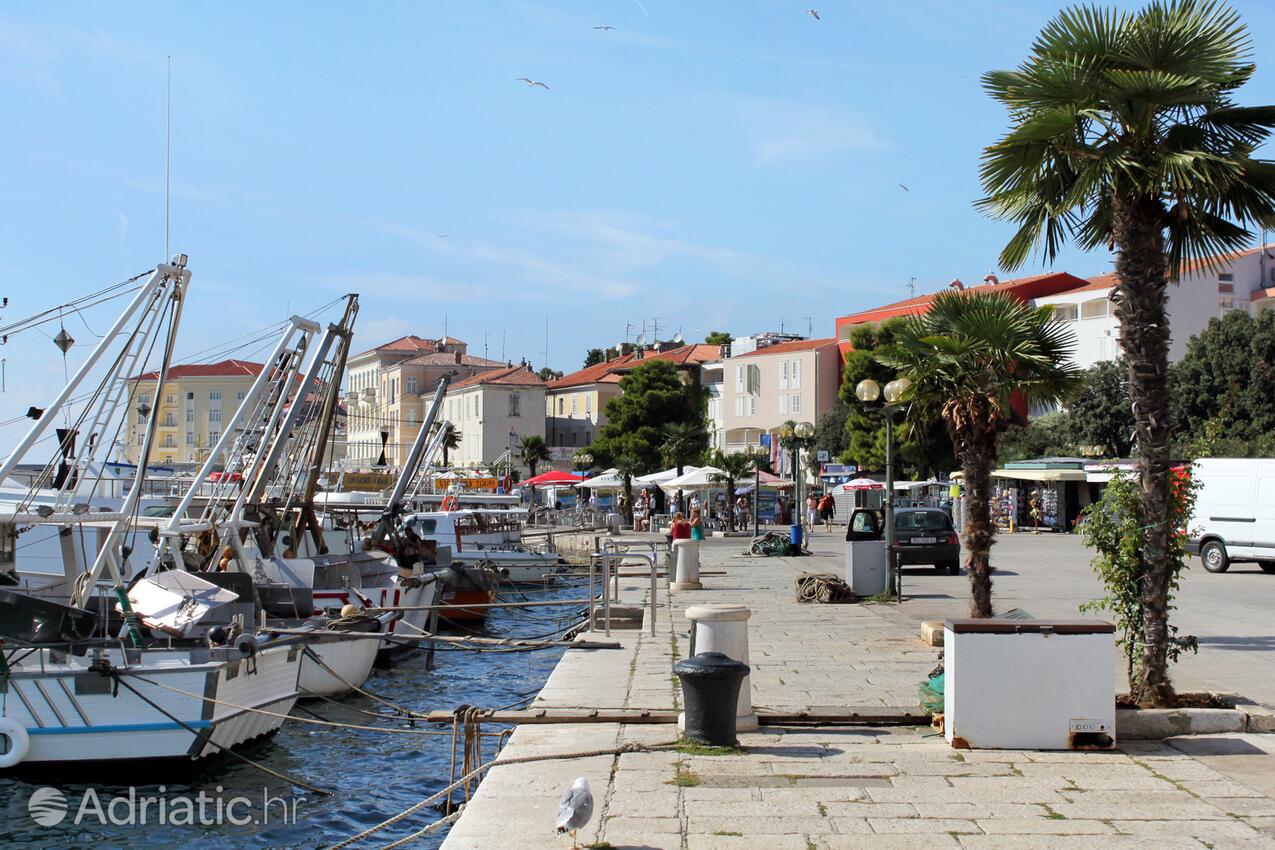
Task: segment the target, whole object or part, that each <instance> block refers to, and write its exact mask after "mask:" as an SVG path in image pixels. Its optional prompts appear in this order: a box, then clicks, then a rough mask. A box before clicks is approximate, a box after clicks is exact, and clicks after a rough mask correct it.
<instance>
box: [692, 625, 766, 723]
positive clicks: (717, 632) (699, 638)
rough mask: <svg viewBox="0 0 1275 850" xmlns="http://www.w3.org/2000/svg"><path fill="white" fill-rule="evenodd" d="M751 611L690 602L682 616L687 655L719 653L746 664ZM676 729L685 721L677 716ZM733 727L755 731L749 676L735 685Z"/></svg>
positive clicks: (754, 714)
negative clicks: (685, 625)
mask: <svg viewBox="0 0 1275 850" xmlns="http://www.w3.org/2000/svg"><path fill="white" fill-rule="evenodd" d="M751 616H752V611H750V610H748V606H747V605H692V606H691V607H690V608H687V609H686V619H688V620H690V621H691V647H690V654H691V655H695V654H696V653H699V652H720V653H721V654H722V655H725V656H726V657H728V658H733V659H735V660H736V661H742V662H744V663H745V664H747V663H748V618H749V617H751ZM677 723H678V728H684V726H685V721H684V719H683V718H682V717H681V716H680V715H679V716H678V719H677ZM735 729H736V730H737V731H739V732H755V731H756V730H757V713H756V712H754V711H753V686H752V677H751V676H745V677H744V681H743V682H741V683H740V686H739V707H738V708H737V709H736V711H735Z"/></svg>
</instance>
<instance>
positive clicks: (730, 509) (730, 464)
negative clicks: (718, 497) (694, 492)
mask: <svg viewBox="0 0 1275 850" xmlns="http://www.w3.org/2000/svg"><path fill="white" fill-rule="evenodd" d="M709 465H710V466H715V467H717V468H718V469H720V470H721V471H722V472H721V474H720V475H713V476H710V478H711V480H712V481H713V483H715V484H725V485H726V519H727V523H728V524H729V526H730V529H731V530H732V531H734V530H735V482H736V481H738V480H740V479H743V478H746V477H748V475H750V474H751V473H753V472H755V471H756V469H757V455H754V454H751V453H749V452H732V453H730V454H725V453H723V452H722V451H721V450H720V449H718V450H717V451H715V452H713V457H712V462H711V463H710V464H709Z"/></svg>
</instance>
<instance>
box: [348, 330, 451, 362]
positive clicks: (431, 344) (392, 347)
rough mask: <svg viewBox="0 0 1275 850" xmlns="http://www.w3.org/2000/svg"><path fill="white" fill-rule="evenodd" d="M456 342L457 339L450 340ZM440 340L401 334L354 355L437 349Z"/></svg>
mask: <svg viewBox="0 0 1275 850" xmlns="http://www.w3.org/2000/svg"><path fill="white" fill-rule="evenodd" d="M452 342H457V340H452ZM439 347H440V341H439V340H436V339H423V338H421V337H419V336H416V335H415V334H408V335H407V336H401V337H399V338H398V339H392V340H390V341H389V342H387V343H385V344H384V345H378V346H377V347H376V348H369V349H368V350H367V351H364V352H362V353H360V354H356V355H354V356H355V357H362V356H363V355H364V354H371V353H372V352H374V351H438V349H439Z"/></svg>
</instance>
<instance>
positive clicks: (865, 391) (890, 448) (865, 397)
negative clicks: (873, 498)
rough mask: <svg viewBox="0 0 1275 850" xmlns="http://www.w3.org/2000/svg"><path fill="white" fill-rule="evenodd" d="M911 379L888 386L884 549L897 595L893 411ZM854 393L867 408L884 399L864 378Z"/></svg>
mask: <svg viewBox="0 0 1275 850" xmlns="http://www.w3.org/2000/svg"><path fill="white" fill-rule="evenodd" d="M910 386H912V382H911V381H909V380H908V379H907V378H895V379H894V380H893V381H890V382H889V383H887V384H886V385H885V404H884V405H883V409H884V410H885V551H886V553H887V554H888V556H889V558H890V563H891V565H892V566H894V567H896V570H895V581H896V585H895V587H896V595H898V594H900V593H901V580H902V577H901V575H899V571H898V570H897V566H896V565H895V563H894V561H895V552H894V414H895V413H896V412H897V411H899V410H900V409H902V407H903V405H902V403H901V402H902V399H903V394H904V393H906V392H907V391H908V387H910ZM854 394H855V396H856V397H857V398H858V399H859V401H861V402H863V406H864V407H865V408H866V407H868V406H869V405H872V404H875V403H876V401H877V400H878V399H879V398H881V385H880V384H878V383H877V382H876V381H874V380H872V379H871V378H865V379H864V380H862V381H860V382H859V383H858V385H857V386H856V387H855V388H854Z"/></svg>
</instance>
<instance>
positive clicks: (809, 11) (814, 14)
mask: <svg viewBox="0 0 1275 850" xmlns="http://www.w3.org/2000/svg"><path fill="white" fill-rule="evenodd" d="M806 12H807V14H809V15H810V17H812V18H814V19H815V20H816V21H822V20H823V18H821V17H819V10H818V9H807V10H806Z"/></svg>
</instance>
